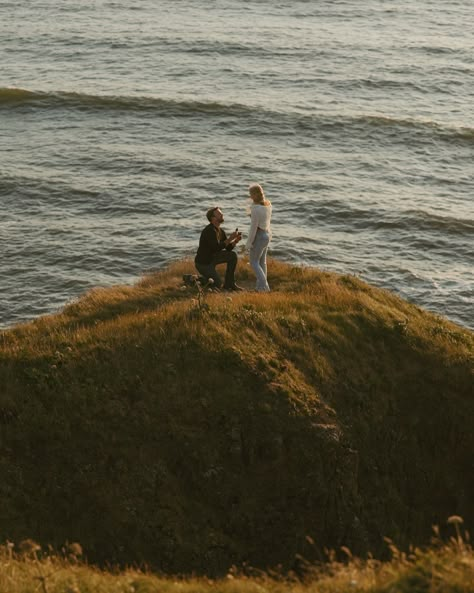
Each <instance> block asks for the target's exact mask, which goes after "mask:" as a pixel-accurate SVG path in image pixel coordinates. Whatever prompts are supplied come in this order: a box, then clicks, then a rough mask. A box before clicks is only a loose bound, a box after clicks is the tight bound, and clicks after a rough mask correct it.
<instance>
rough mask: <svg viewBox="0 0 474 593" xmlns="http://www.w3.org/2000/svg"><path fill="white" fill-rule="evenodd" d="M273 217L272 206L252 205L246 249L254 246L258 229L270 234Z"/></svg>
mask: <svg viewBox="0 0 474 593" xmlns="http://www.w3.org/2000/svg"><path fill="white" fill-rule="evenodd" d="M271 217H272V205H271V204H269V205H268V206H263V205H262V204H252V205H251V206H250V230H249V236H248V238H247V243H246V244H245V247H246V249H250V248H251V247H252V245H253V242H254V239H255V235H256V234H257V230H258V229H262V231H267V233H270V219H271Z"/></svg>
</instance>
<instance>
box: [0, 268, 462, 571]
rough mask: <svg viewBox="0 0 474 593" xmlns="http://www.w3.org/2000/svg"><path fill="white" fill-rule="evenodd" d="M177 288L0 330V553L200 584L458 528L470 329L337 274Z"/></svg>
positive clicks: (274, 274)
mask: <svg viewBox="0 0 474 593" xmlns="http://www.w3.org/2000/svg"><path fill="white" fill-rule="evenodd" d="M239 268H240V270H239V272H240V276H239V279H240V278H241V279H242V282H243V283H244V284H245V283H246V282H248V283H251V282H252V280H251V274H250V272H249V270H248V267H247V266H245V265H244V264H243V263H241V264H240V266H239ZM189 272H192V265H191V263H190V262H187V261H185V262H178V263H176V264H173V265H172V266H170V267H169V268H168V269H167V270H165V271H164V272H162V273H160V274H156V275H153V276H149V277H146V278H144V279H143V280H142V281H141V282H140V283H138V284H137V285H136V286H133V287H125V286H124V287H115V288H113V289H100V290H99V289H98V290H94V291H92V292H90V293H88V294H87V295H85V296H84V297H83V298H82V299H80V300H78V301H77V302H74V303H73V304H71V305H69V306H68V307H66V308H65V309H64V310H63V311H62V312H61V313H59V314H57V315H53V316H48V317H42V318H39V319H37V320H36V321H35V322H33V323H30V324H25V325H21V326H18V327H16V328H13V329H11V330H8V331H4V332H1V333H0V475H1V476H2V480H1V481H0V540H1V539H3V540H5V539H6V538H9V539H10V540H14V541H19V540H20V539H24V538H26V537H32V538H34V539H35V540H38V541H40V542H42V543H50V544H52V545H53V546H59V545H61V544H62V543H63V542H64V541H66V540H69V541H79V542H81V544H82V545H83V547H84V548H85V550H86V553H87V555H88V557H89V559H90V560H92V561H97V562H113V563H115V562H120V563H133V562H146V563H147V564H148V565H150V566H152V567H154V568H156V569H159V570H162V571H165V572H169V573H177V572H179V573H191V572H193V571H194V572H196V573H207V574H213V575H218V574H224V573H225V572H226V571H227V570H228V568H229V566H231V565H233V564H236V565H242V564H244V563H247V564H248V565H251V566H255V567H262V568H264V567H268V566H275V565H278V564H281V565H282V567H283V568H285V569H286V568H295V569H298V566H299V564H300V563H301V557H304V558H307V559H309V560H315V559H316V560H317V559H321V558H322V557H323V549H324V548H325V547H326V548H334V549H338V548H340V547H341V546H347V547H348V548H350V549H351V550H352V551H353V552H354V553H355V554H364V553H365V552H367V551H368V550H370V551H372V552H373V553H375V554H379V555H380V554H383V550H384V549H386V546H385V544H384V541H383V537H384V536H388V537H391V538H393V540H394V541H395V542H397V543H398V544H399V545H401V546H404V545H406V544H408V543H412V544H421V543H424V542H427V541H428V540H429V537H430V534H431V526H432V524H440V525H444V524H445V520H446V518H447V517H448V516H449V515H453V514H457V515H462V516H463V517H464V519H465V522H466V525H467V526H468V527H469V526H470V525H472V522H473V519H474V508H473V506H474V505H473V500H474V483H473V476H474V472H473V471H472V470H473V462H472V459H473V458H472V451H474V431H473V429H472V418H473V417H474V401H473V397H472V394H473V391H472V385H473V371H472V356H473V334H472V332H469V331H468V330H465V329H462V328H460V327H458V326H456V325H454V324H452V323H449V322H448V321H446V320H444V319H442V318H440V317H438V316H436V315H432V314H429V313H427V312H425V311H423V310H421V309H420V308H418V307H416V306H414V305H410V304H408V303H407V302H405V301H403V300H402V299H400V298H398V297H396V296H394V295H393V294H391V293H389V292H386V291H383V290H379V289H375V288H372V287H370V286H368V285H367V284H365V283H363V282H362V281H360V280H358V279H356V278H354V277H352V276H339V275H336V274H330V273H322V272H320V271H318V270H314V269H303V268H299V267H294V266H290V265H285V264H282V263H279V262H271V264H270V281H271V286H272V288H273V292H272V293H269V294H257V293H251V292H245V293H239V294H232V295H231V296H228V295H226V294H207V293H206V295H205V299H204V302H202V300H201V301H198V300H197V299H196V290H195V289H194V288H184V287H182V286H181V276H182V274H184V273H189Z"/></svg>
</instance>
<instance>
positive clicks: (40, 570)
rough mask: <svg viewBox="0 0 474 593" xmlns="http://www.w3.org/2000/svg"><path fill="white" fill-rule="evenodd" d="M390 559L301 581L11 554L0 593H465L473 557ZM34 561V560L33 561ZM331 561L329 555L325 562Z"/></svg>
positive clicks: (440, 549) (352, 564) (322, 570)
mask: <svg viewBox="0 0 474 593" xmlns="http://www.w3.org/2000/svg"><path fill="white" fill-rule="evenodd" d="M391 549H392V554H393V555H392V559H391V560H390V561H386V562H380V561H377V560H374V559H370V560H360V559H358V558H353V557H352V555H351V554H350V552H349V551H348V550H347V549H346V554H347V557H346V560H345V561H343V562H342V561H339V562H338V561H335V560H334V559H332V560H331V559H329V560H328V561H327V562H326V563H322V564H319V565H318V566H316V565H309V564H308V565H307V566H306V569H305V574H304V575H300V576H299V577H297V576H296V575H294V574H286V575H280V574H278V573H275V572H271V573H265V572H262V571H257V570H254V571H251V570H247V572H251V573H253V574H251V575H248V574H247V575H245V574H243V573H238V572H237V571H235V570H231V571H230V572H229V574H228V575H227V576H226V577H225V578H222V579H218V580H214V579H209V578H202V577H201V578H192V577H187V578H182V577H163V576H159V575H156V574H153V573H151V572H149V571H142V570H136V569H128V570H119V571H112V570H109V571H106V570H99V569H98V568H95V567H93V566H88V565H87V564H84V563H82V562H81V561H80V560H78V559H77V558H75V557H71V556H67V555H66V554H65V555H53V554H41V552H35V553H33V554H31V553H29V554H28V553H26V554H25V553H23V554H15V553H13V551H12V549H11V547H10V546H5V547H3V548H0V590H1V591H2V592H5V593H32V592H33V591H41V592H42V593H341V592H342V593H349V592H354V593H418V592H420V593H421V592H423V593H472V592H473V591H474V554H473V551H472V548H471V547H470V545H469V544H468V543H466V542H465V541H464V540H463V539H460V538H452V539H451V541H450V542H449V543H448V544H441V543H440V542H439V541H438V542H437V543H436V544H434V545H433V546H432V547H431V548H429V549H428V550H423V551H422V550H420V549H411V551H410V553H409V554H404V553H402V552H400V551H399V550H397V549H396V548H395V547H394V546H393V545H391ZM38 554H39V557H38ZM330 556H331V555H330Z"/></svg>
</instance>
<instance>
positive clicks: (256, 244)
mask: <svg viewBox="0 0 474 593" xmlns="http://www.w3.org/2000/svg"><path fill="white" fill-rule="evenodd" d="M249 195H250V198H251V200H252V202H253V204H252V205H251V207H250V230H249V236H248V239H247V243H246V245H245V247H246V248H247V249H249V250H250V256H249V259H250V265H251V266H252V268H253V270H254V272H255V275H256V276H257V285H256V290H257V291H258V292H268V291H269V290H270V287H269V286H268V282H267V250H268V244H269V243H270V239H271V230H270V220H271V217H272V205H271V203H270V201H269V200H267V199H266V198H265V194H264V193H263V189H262V186H261V185H258V184H255V185H251V186H250V187H249Z"/></svg>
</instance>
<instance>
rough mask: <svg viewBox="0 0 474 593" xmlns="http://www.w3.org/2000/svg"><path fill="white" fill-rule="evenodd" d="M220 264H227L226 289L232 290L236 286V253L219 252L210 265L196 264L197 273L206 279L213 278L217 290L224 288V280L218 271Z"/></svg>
mask: <svg viewBox="0 0 474 593" xmlns="http://www.w3.org/2000/svg"><path fill="white" fill-rule="evenodd" d="M218 264H227V268H226V271H225V280H224V288H232V287H233V286H234V284H235V279H234V273H235V268H236V266H237V254H236V253H235V251H225V250H223V251H219V252H218V253H216V254H215V255H214V256H213V258H212V261H211V263H210V264H201V263H198V262H195V266H196V269H197V271H198V272H199V273H200V274H201V275H202V276H204V277H205V278H212V279H213V280H214V286H215V287H216V288H220V287H221V286H222V280H221V278H220V276H219V274H218V273H217V270H216V266H217V265H218Z"/></svg>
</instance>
